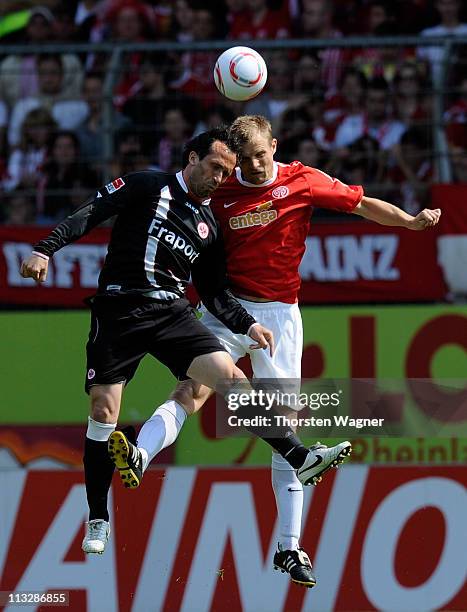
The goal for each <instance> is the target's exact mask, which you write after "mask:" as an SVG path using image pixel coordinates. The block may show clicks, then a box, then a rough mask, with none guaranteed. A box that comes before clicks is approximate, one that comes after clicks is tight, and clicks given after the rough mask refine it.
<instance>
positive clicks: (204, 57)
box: [182, 8, 223, 101]
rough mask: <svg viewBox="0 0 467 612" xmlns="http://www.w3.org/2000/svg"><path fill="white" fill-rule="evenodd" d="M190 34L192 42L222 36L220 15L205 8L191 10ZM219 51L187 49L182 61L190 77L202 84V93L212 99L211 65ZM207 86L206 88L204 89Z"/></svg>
mask: <svg viewBox="0 0 467 612" xmlns="http://www.w3.org/2000/svg"><path fill="white" fill-rule="evenodd" d="M191 34H192V40H193V41H194V42H205V41H208V40H218V39H219V38H222V37H223V32H222V26H221V21H220V16H219V15H218V13H217V12H215V11H213V10H209V9H207V8H196V9H194V10H193V19H192V23H191ZM218 55H219V53H218V52H217V51H187V52H186V53H184V54H183V56H182V62H183V64H184V65H185V68H186V69H187V70H188V71H189V73H190V74H191V75H192V77H193V78H194V79H195V80H197V81H198V82H199V83H201V84H202V85H203V93H204V95H205V96H209V99H210V101H212V99H213V94H214V92H215V86H214V77H213V72H212V69H213V66H214V64H215V63H216V59H217V56H218ZM206 88H207V89H206Z"/></svg>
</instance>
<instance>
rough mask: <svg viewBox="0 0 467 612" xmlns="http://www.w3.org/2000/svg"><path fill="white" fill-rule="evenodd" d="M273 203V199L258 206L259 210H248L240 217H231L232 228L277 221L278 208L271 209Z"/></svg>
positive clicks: (236, 228)
mask: <svg viewBox="0 0 467 612" xmlns="http://www.w3.org/2000/svg"><path fill="white" fill-rule="evenodd" d="M273 204H274V202H273V201H272V200H269V201H268V202H262V203H261V204H260V205H259V206H257V207H256V211H257V212H247V213H245V214H244V215H238V217H230V219H229V226H230V229H233V230H238V229H243V228H245V227H254V226H255V225H268V224H269V223H271V222H272V221H275V220H276V219H277V210H274V209H272V210H270V209H271V206H273Z"/></svg>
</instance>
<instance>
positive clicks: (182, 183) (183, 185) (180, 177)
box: [175, 170, 211, 206]
mask: <svg viewBox="0 0 467 612" xmlns="http://www.w3.org/2000/svg"><path fill="white" fill-rule="evenodd" d="M175 176H176V177H177V181H178V182H179V184H180V187H181V188H182V189H183V191H184V192H185V193H187V194H188V195H189V196H190V198H193V199H194V200H196V202H199V203H200V204H202V205H203V206H209V204H210V202H211V198H208V199H207V200H202V201H200V200H199V198H197V197H196V196H195V195H194V194H192V193H191V191H190V190H189V189H188V185H187V184H186V183H185V179H184V178H183V172H182V171H181V170H180V171H179V172H177V174H176V175H175Z"/></svg>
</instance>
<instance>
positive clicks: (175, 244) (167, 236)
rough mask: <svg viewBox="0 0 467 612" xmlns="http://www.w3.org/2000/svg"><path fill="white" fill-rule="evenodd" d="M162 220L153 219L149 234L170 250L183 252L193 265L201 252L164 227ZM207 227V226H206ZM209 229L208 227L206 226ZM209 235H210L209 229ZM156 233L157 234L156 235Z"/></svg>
mask: <svg viewBox="0 0 467 612" xmlns="http://www.w3.org/2000/svg"><path fill="white" fill-rule="evenodd" d="M161 224H162V220H161V219H153V220H152V221H151V225H150V226H149V232H148V233H149V234H151V235H152V236H153V237H154V238H155V239H156V240H157V241H159V242H163V243H164V244H165V245H170V248H171V249H173V250H174V251H182V253H183V254H184V255H185V256H186V257H187V258H188V261H189V262H191V263H193V262H194V261H195V259H196V258H197V257H198V256H199V252H198V251H196V250H195V248H194V247H193V245H191V244H190V243H189V242H188V241H187V240H185V238H182V236H179V235H178V234H176V233H175V232H172V231H169V230H168V229H167V228H166V227H162V226H161ZM204 225H206V224H204ZM206 228H207V225H206ZM207 229H208V233H209V228H207ZM154 231H155V232H156V233H154Z"/></svg>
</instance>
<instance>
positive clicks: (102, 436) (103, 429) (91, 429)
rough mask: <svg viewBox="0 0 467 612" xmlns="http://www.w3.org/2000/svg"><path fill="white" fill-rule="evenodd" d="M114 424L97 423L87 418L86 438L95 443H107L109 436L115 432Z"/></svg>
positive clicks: (115, 425)
mask: <svg viewBox="0 0 467 612" xmlns="http://www.w3.org/2000/svg"><path fill="white" fill-rule="evenodd" d="M116 427H117V424H116V423H99V421H95V420H94V419H91V417H88V428H87V430H86V438H89V439H90V440H95V441H96V442H107V440H108V439H109V438H110V434H111V433H113V432H114V431H115V428H116Z"/></svg>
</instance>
